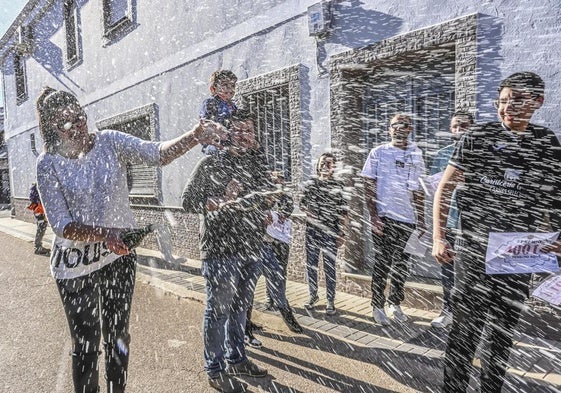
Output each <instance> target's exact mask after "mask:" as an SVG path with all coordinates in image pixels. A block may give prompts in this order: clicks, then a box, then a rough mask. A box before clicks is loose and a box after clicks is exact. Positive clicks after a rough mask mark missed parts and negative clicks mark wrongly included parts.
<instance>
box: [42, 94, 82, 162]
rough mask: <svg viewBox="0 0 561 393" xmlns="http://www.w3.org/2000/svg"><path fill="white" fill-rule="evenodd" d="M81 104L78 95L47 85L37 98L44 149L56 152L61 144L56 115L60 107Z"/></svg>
mask: <svg viewBox="0 0 561 393" xmlns="http://www.w3.org/2000/svg"><path fill="white" fill-rule="evenodd" d="M72 104H75V105H80V103H79V102H78V99H77V98H76V96H75V95H74V94H72V93H69V92H67V91H63V90H55V89H53V88H52V87H49V86H46V87H45V88H43V91H42V92H41V94H39V97H38V98H37V102H36V106H37V118H38V119H39V132H40V133H41V137H42V138H43V143H44V149H45V151H46V152H48V153H52V152H54V149H55V148H56V146H57V145H58V144H59V141H60V139H59V136H58V134H57V132H56V131H57V130H56V125H55V124H54V123H53V120H54V117H55V115H56V113H57V111H58V110H59V109H60V108H64V107H66V106H68V105H72Z"/></svg>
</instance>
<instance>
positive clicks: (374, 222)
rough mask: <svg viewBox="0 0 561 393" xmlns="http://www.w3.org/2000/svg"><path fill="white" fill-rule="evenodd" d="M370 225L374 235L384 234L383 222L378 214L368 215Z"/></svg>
mask: <svg viewBox="0 0 561 393" xmlns="http://www.w3.org/2000/svg"><path fill="white" fill-rule="evenodd" d="M370 225H371V226H372V232H373V233H374V234H375V235H378V236H382V235H383V234H384V223H383V222H382V219H381V218H380V216H378V215H371V216H370Z"/></svg>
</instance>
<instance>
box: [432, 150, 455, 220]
mask: <svg viewBox="0 0 561 393" xmlns="http://www.w3.org/2000/svg"><path fill="white" fill-rule="evenodd" d="M455 147H456V144H455V143H452V144H451V145H448V146H446V147H443V148H442V149H440V150H439V151H438V152H436V155H435V157H434V160H433V162H432V165H431V167H430V174H431V175H434V174H436V173H438V172H442V171H444V170H445V169H446V167H447V166H448V161H449V160H450V157H452V153H453V152H454V149H455ZM459 217H460V212H459V211H458V205H457V203H456V191H455V190H454V193H453V194H452V199H451V201H450V210H449V211H448V221H446V228H456V229H459V227H460V225H459V224H460V220H459Z"/></svg>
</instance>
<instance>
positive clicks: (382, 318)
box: [372, 308, 391, 326]
mask: <svg viewBox="0 0 561 393" xmlns="http://www.w3.org/2000/svg"><path fill="white" fill-rule="evenodd" d="M372 318H374V320H375V321H376V323H378V324H380V325H382V326H389V325H390V323H391V322H390V320H389V318H388V316H387V315H386V312H385V311H384V309H383V308H375V309H373V310H372Z"/></svg>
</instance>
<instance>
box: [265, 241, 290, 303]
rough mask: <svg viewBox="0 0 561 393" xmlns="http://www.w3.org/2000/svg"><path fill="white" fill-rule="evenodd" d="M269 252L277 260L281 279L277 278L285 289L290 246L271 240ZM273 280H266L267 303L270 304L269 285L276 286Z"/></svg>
mask: <svg viewBox="0 0 561 393" xmlns="http://www.w3.org/2000/svg"><path fill="white" fill-rule="evenodd" d="M270 246H271V250H272V251H273V255H274V257H275V258H276V260H277V263H278V265H279V268H280V273H281V275H282V276H281V277H279V278H280V279H281V280H282V281H283V282H284V286H285V287H286V269H287V267H288V255H289V253H290V245H289V244H288V243H285V242H281V241H280V240H273V241H272V242H271V244H270ZM271 281H273V280H271V279H269V278H267V301H268V302H269V303H272V302H273V300H272V296H271V295H272V292H274V291H272V290H271V287H270V286H271V285H278V284H276V283H274V282H271Z"/></svg>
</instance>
